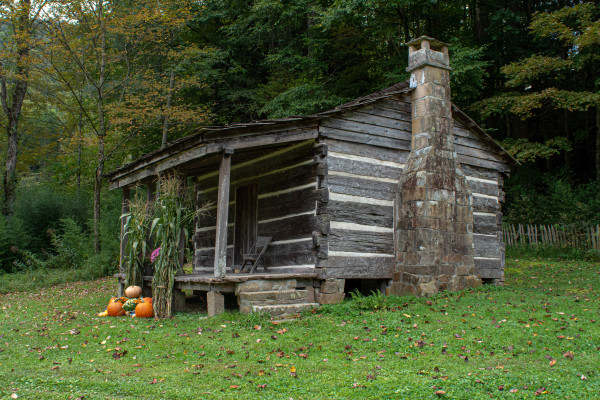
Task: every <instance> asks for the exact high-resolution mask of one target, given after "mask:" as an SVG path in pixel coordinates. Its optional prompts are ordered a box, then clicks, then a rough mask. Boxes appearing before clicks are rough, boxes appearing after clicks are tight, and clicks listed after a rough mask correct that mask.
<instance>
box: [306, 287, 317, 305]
mask: <svg viewBox="0 0 600 400" xmlns="http://www.w3.org/2000/svg"><path fill="white" fill-rule="evenodd" d="M306 302H307V303H314V302H315V288H314V287H313V286H307V287H306Z"/></svg>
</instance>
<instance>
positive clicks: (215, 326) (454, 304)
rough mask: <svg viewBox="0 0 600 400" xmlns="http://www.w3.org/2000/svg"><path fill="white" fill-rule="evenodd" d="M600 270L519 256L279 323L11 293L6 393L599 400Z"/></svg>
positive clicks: (98, 285) (0, 373)
mask: <svg viewBox="0 0 600 400" xmlns="http://www.w3.org/2000/svg"><path fill="white" fill-rule="evenodd" d="M599 274H600V268H599V266H598V265H597V264H592V263H586V262H576V261H572V262H554V261H544V260H537V261H531V260H527V261H518V260H511V261H508V262H507V267H506V275H507V284H506V286H505V287H503V288H500V287H489V286H486V287H484V288H481V289H478V290H471V291H465V292H460V293H452V294H443V295H438V296H436V297H433V298H429V299H423V298H398V297H389V298H371V299H365V298H363V299H358V300H349V301H345V302H344V303H343V304H341V305H336V306H325V307H322V308H321V309H319V310H318V312H317V313H314V314H306V315H303V316H302V317H301V318H299V319H297V320H293V321H290V322H284V323H280V324H276V323H273V322H271V321H269V319H267V318H264V317H260V316H256V315H252V316H242V315H240V314H238V313H230V314H224V315H222V316H219V317H217V318H210V319H209V318H205V316H204V315H201V314H178V315H176V316H175V318H173V319H170V320H161V321H158V320H141V319H139V320H138V319H132V318H126V317H121V318H98V317H96V313H98V312H99V311H102V310H103V308H104V306H105V305H106V303H107V301H108V299H109V298H110V297H111V295H113V294H115V291H116V282H115V281H114V280H113V279H101V280H98V281H93V282H79V283H69V284H63V285H59V286H55V287H52V288H48V289H39V290H36V291H29V292H24V293H8V294H4V295H0V399H9V398H11V396H13V398H14V396H15V394H16V395H17V396H18V398H31V399H67V398H73V399H76V398H85V399H159V398H165V399H188V398H189V399H199V398H210V399H220V398H273V399H288V398H293V399H330V398H339V399H345V398H375V399H380V398H383V399H388V398H389V399H403V398H406V399H427V398H431V399H439V398H448V399H470V400H471V399H479V398H481V399H484V398H485V399H489V398H490V397H492V398H510V399H523V398H534V397H535V398H538V396H539V398H544V397H545V398H553V399H558V398H560V399H593V398H599V397H600V368H599V366H600V327H599V325H598V321H599V320H600V309H599V307H600V275H599ZM383 300H385V303H384V304H383V305H384V308H385V309H384V310H380V309H379V310H373V307H376V306H381V305H382V301H383ZM369 308H371V309H369ZM436 392H437V394H436Z"/></svg>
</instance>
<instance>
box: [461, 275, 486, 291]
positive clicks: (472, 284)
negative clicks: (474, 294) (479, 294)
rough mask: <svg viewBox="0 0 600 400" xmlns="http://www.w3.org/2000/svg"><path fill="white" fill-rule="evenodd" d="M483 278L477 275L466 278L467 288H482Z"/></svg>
mask: <svg viewBox="0 0 600 400" xmlns="http://www.w3.org/2000/svg"><path fill="white" fill-rule="evenodd" d="M481 284H482V282H481V278H480V277H478V276H477V275H469V276H467V277H466V278H465V287H466V288H467V289H468V288H476V287H479V286H481Z"/></svg>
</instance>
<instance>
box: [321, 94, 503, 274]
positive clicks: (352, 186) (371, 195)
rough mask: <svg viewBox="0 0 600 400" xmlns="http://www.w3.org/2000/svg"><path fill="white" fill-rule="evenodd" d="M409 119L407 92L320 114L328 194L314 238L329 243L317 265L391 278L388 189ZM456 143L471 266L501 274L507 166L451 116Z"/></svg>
mask: <svg viewBox="0 0 600 400" xmlns="http://www.w3.org/2000/svg"><path fill="white" fill-rule="evenodd" d="M410 120H411V103H410V96H396V97H395V98H387V99H382V100H379V101H377V102H374V103H372V104H369V105H366V106H363V107H360V108H358V109H355V110H353V111H350V112H346V113H343V114H340V115H338V116H336V117H332V118H327V119H323V120H322V121H321V125H320V127H319V134H320V136H321V138H322V139H321V141H322V142H323V143H324V144H326V146H327V157H326V163H327V171H328V172H327V175H326V177H325V179H324V182H323V185H324V188H325V190H326V191H327V192H328V202H326V203H321V204H320V205H319V206H318V208H317V213H319V214H321V215H324V216H326V218H328V219H329V221H330V234H329V235H327V236H325V237H323V238H321V239H320V240H321V242H322V243H325V242H326V243H327V245H326V246H325V245H321V248H322V249H324V248H326V249H327V252H326V255H325V258H323V259H320V260H319V264H318V266H319V267H320V268H325V269H326V270H325V273H326V276H329V277H334V278H347V279H352V278H354V279H361V278H362V279H392V278H393V272H394V269H395V258H394V238H393V218H394V215H393V213H394V207H393V205H394V198H395V194H394V193H395V191H396V190H397V187H398V179H399V177H400V174H401V172H402V169H403V167H404V163H405V162H406V159H407V158H408V154H409V152H410V146H411V138H412V133H411V132H412V129H411V125H410ZM454 144H455V149H456V152H457V155H458V160H459V162H460V163H461V166H462V169H463V171H464V173H465V175H466V176H467V180H468V183H469V187H470V189H471V192H472V204H473V213H474V214H473V233H474V236H473V239H474V246H475V249H474V250H475V254H474V255H475V266H476V268H477V273H478V274H480V275H481V276H482V278H483V279H484V281H485V280H487V281H492V282H496V281H503V280H504V273H503V270H504V243H503V242H502V235H501V232H502V230H501V216H502V214H501V212H500V210H501V205H502V202H503V201H504V193H503V192H502V184H503V179H502V174H501V173H500V171H506V170H508V166H507V164H506V162H505V161H504V160H503V159H502V158H501V157H500V156H499V155H498V154H497V153H496V151H495V150H494V149H492V148H491V147H490V145H489V144H487V143H486V142H485V141H484V140H482V139H481V138H480V137H479V136H478V135H477V134H476V133H474V132H473V131H471V130H470V129H469V128H468V127H466V126H465V125H464V124H463V123H462V122H460V121H457V120H456V119H455V122H454ZM321 253H323V251H321Z"/></svg>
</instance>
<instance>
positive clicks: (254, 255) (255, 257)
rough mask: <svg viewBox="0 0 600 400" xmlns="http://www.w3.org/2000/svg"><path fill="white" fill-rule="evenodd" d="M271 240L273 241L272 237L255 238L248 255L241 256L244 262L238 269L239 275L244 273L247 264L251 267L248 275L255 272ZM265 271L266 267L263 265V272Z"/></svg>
mask: <svg viewBox="0 0 600 400" xmlns="http://www.w3.org/2000/svg"><path fill="white" fill-rule="evenodd" d="M271 239H273V237H272V236H258V237H257V238H256V242H254V244H253V245H252V248H251V249H250V253H249V254H244V255H243V259H244V262H243V263H242V267H241V268H240V273H242V272H244V267H245V266H246V265H247V264H250V265H252V268H251V269H250V273H251V274H252V273H254V271H255V270H256V266H257V265H258V262H259V261H260V258H261V257H262V255H263V254H264V253H265V251H266V250H267V247H269V244H271ZM266 270H267V266H266V265H265V271H266Z"/></svg>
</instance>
